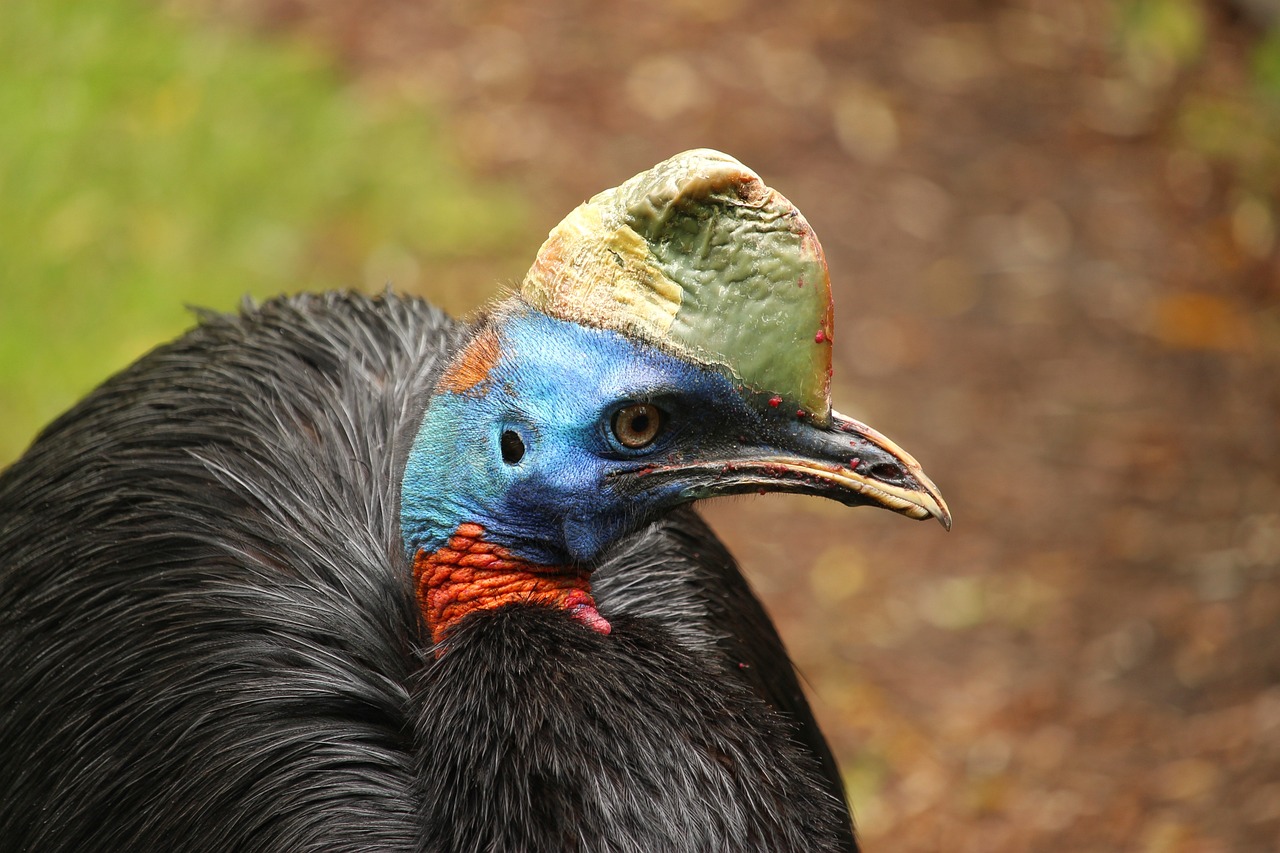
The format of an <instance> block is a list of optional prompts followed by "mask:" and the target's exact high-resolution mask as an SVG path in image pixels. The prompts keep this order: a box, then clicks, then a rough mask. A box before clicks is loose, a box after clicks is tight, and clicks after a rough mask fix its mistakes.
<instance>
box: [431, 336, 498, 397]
mask: <svg viewBox="0 0 1280 853" xmlns="http://www.w3.org/2000/svg"><path fill="white" fill-rule="evenodd" d="M500 355H501V348H500V346H499V340H498V333H497V332H495V331H494V330H493V329H492V328H488V329H485V330H484V331H482V332H480V334H478V335H476V336H475V337H474V338H472V340H471V343H469V344H467V346H466V347H465V348H464V349H463V350H462V352H460V353H459V354H458V357H457V358H456V359H455V360H454V362H453V364H451V365H449V369H448V370H446V371H445V372H444V375H443V376H441V377H440V381H439V382H438V383H437V384H436V392H437V393H438V392H441V391H449V392H451V393H454V394H467V393H479V394H480V395H481V396H483V394H484V389H482V390H480V391H479V392H473V389H474V388H476V387H477V386H479V385H482V384H483V383H484V382H485V381H486V380H487V379H488V378H489V371H491V370H493V367H494V365H495V364H497V363H498V358H499V356H500Z"/></svg>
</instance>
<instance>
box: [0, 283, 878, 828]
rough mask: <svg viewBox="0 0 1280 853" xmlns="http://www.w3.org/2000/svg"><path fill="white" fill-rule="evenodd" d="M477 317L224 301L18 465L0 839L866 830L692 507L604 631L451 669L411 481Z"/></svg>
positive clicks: (628, 582)
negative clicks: (422, 594)
mask: <svg viewBox="0 0 1280 853" xmlns="http://www.w3.org/2000/svg"><path fill="white" fill-rule="evenodd" d="M466 335H467V330H466V328H465V327H464V326H461V325H460V324H457V323H455V322H453V321H451V320H450V319H448V318H447V317H446V316H444V315H443V314H441V313H440V312H439V311H437V310H435V309H434V308H432V307H430V306H428V305H427V304H426V303H423V302H420V301H414V300H407V299H401V298H398V297H394V296H385V297H382V298H378V299H369V298H365V297H361V296H354V295H337V294H330V295H324V296H300V297H295V298H291V299H282V300H277V301H272V302H269V303H267V304H265V305H263V306H262V307H260V308H254V307H251V306H246V308H245V309H244V310H243V311H242V312H241V314H240V315H239V316H233V317H227V316H220V315H204V316H203V317H202V318H201V323H200V325H199V326H198V327H197V328H196V329H194V330H193V331H191V332H190V333H188V334H187V335H185V336H184V337H182V338H180V339H179V340H177V341H176V342H174V343H172V344H169V345H167V346H164V347H161V348H160V349H158V350H156V351H154V352H152V353H151V354H149V355H148V356H146V357H145V358H143V359H142V360H140V361H139V362H138V363H136V364H135V365H133V366H132V367H130V368H128V369H127V370H125V371H123V372H122V373H120V374H119V375H117V376H115V377H114V378H112V379H111V380H109V381H108V382H107V383H105V384H104V385H103V386H101V387H100V388H99V389H97V390H96V391H95V392H93V393H92V394H91V395H89V396H88V397H87V398H86V399H85V400H83V401H82V402H81V403H80V404H79V405H77V406H76V407H74V408H73V409H71V410H70V411H69V412H67V413H66V414H65V415H63V416H62V417H61V418H59V419H58V420H57V421H55V422H54V423H53V424H51V425H50V426H49V427H48V428H47V429H46V430H45V431H44V432H43V433H42V434H41V435H40V437H39V438H38V439H37V441H36V442H35V444H34V445H33V446H32V447H31V449H30V450H29V451H28V453H27V454H26V455H25V456H24V457H22V458H21V459H20V460H19V461H18V462H16V463H15V464H14V465H13V466H12V467H11V468H10V469H9V470H7V471H6V472H4V473H3V474H2V475H0V766H2V767H3V768H4V772H3V776H2V777H0V850H4V851H89V850H93V851H108V850H130V851H137V850H143V851H146V850H166V849H183V850H210V851H212V850H217V851H227V850H246V851H258V850H261V851H308V850H316V851H319V850H324V851H343V850H351V851H357V850H358V851H370V850H405V851H409V850H441V851H444V850H450V851H452V850H547V849H565V850H637V849H643V850H680V849H687V850H850V849H855V844H854V841H853V836H852V833H851V830H850V829H849V822H848V812H847V809H846V807H845V805H844V802H843V796H842V792H841V787H840V781H839V777H838V775H837V774H836V771H835V766H834V762H833V761H832V760H831V757H830V753H829V751H828V750H827V748H826V745H825V742H824V741H823V740H822V736H821V734H820V733H819V732H818V730H817V728H816V726H815V725H814V723H813V719H812V716H811V714H810V712H809V709H808V706H807V704H806V703H805V700H804V698H803V695H802V694H801V693H800V690H799V687H798V685H797V683H796V679H795V676H794V674H793V672H792V670H791V668H790V664H789V663H788V662H787V659H786V656H785V652H784V651H783V649H782V646H781V643H780V642H779V640H778V639H777V635H776V633H775V632H774V631H773V628H772V626H771V625H770V623H769V621H768V619H767V617H766V616H765V615H764V613H763V611H762V610H761V609H760V606H759V604H758V602H757V601H756V600H755V598H754V597H753V596H752V595H751V593H750V591H749V590H748V588H747V586H746V584H745V581H744V580H743V579H742V577H741V575H740V574H739V572H738V570H737V568H736V567H735V566H734V564H733V562H732V560H731V558H730V557H729V556H728V555H727V554H726V553H725V552H724V550H723V548H722V547H721V546H720V544H719V543H718V542H717V541H716V540H715V538H714V537H713V536H712V535H711V534H710V533H709V531H707V530H706V528H705V527H704V526H703V525H702V524H701V522H700V521H698V520H697V518H696V517H695V516H693V515H692V513H687V512H685V513H677V514H675V515H673V516H672V517H671V518H669V519H668V520H666V521H664V522H662V523H660V524H658V525H655V526H653V527H650V528H649V529H647V530H645V531H642V532H641V533H640V534H638V535H637V536H634V537H632V538H631V539H629V540H628V541H626V542H623V543H621V544H620V545H619V546H618V548H617V549H615V552H614V554H613V556H612V557H611V558H610V559H609V560H607V561H606V563H605V564H604V565H603V566H602V567H601V568H600V569H599V570H598V571H597V574H596V580H595V583H596V591H597V600H598V602H599V606H600V610H601V612H602V613H603V614H604V615H605V616H606V617H607V618H608V619H609V620H610V621H611V622H612V623H613V626H614V633H613V634H612V635H611V636H609V637H603V636H600V635H597V634H594V633H592V632H589V631H583V630H581V626H578V625H576V623H573V622H571V621H569V620H568V618H567V617H566V616H565V614H563V613H560V612H555V611H550V610H543V609H541V608H524V607H515V608H506V609H503V610H499V611H494V612H491V613H486V614H479V615H477V616H474V617H472V618H471V619H469V620H467V621H466V622H464V623H463V624H462V625H461V626H460V628H459V631H458V632H457V635H456V636H453V637H451V640H450V642H451V643H453V644H454V646H455V648H454V649H453V650H452V651H450V652H449V653H447V654H445V655H442V656H440V657H439V658H436V657H434V656H433V655H432V654H431V652H430V650H429V649H428V648H427V647H426V646H425V644H424V643H423V641H422V639H421V637H422V629H421V626H420V623H419V620H420V617H419V614H418V612H417V608H416V606H415V603H414V598H413V593H412V585H411V570H410V567H409V566H408V564H407V561H406V560H405V558H404V555H403V545H402V542H401V538H400V528H399V506H398V504H399V481H400V474H401V471H402V469H403V467H404V463H405V457H406V455H407V453H408V450H409V446H410V444H411V442H412V439H413V436H414V433H415V430H416V428H417V424H418V420H419V419H420V418H421V413H422V410H423V407H424V405H425V401H426V399H427V395H428V394H429V393H430V389H431V388H432V386H433V384H434V379H435V377H436V375H437V374H438V372H439V370H440V369H441V366H442V365H443V363H445V362H446V361H447V360H448V358H449V356H450V355H451V354H452V353H454V352H455V351H456V349H457V347H458V345H459V344H460V342H461V341H463V340H464V339H465V337H466ZM468 638H472V639H474V640H475V642H466V640H467V639H468ZM739 663H748V664H749V666H747V667H745V668H744V667H740V666H739Z"/></svg>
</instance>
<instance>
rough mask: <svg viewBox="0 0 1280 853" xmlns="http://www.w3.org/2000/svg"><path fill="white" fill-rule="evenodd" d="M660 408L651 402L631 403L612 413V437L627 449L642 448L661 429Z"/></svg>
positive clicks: (651, 440) (661, 417)
mask: <svg viewBox="0 0 1280 853" xmlns="http://www.w3.org/2000/svg"><path fill="white" fill-rule="evenodd" d="M662 421H663V416H662V410H661V409H659V408H658V407H657V406H655V405H653V404H652V403H631V404H629V405H626V406H623V407H622V408H621V409H618V411H617V412H615V413H614V415H613V424H612V427H613V437H614V438H616V439H617V440H618V443H619V444H621V445H622V446H623V447H625V448H627V449H628V450H643V449H644V448H646V447H648V446H649V445H651V444H653V440H654V439H655V438H657V437H658V433H659V432H661V431H662Z"/></svg>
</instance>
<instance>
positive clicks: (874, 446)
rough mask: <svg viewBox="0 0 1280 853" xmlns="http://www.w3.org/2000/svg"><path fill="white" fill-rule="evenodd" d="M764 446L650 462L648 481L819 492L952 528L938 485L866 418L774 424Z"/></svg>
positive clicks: (703, 491) (709, 488)
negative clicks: (694, 459) (663, 463)
mask: <svg viewBox="0 0 1280 853" xmlns="http://www.w3.org/2000/svg"><path fill="white" fill-rule="evenodd" d="M770 432H771V433H773V434H771V435H769V436H768V439H767V441H766V442H764V443H762V444H754V443H753V444H750V445H746V444H743V445H738V446H737V447H735V448H733V449H732V450H729V451H728V452H725V453H717V454H715V456H716V457H717V458H715V459H713V460H707V461H702V462H696V463H691V464H675V465H669V466H659V467H655V468H649V469H648V470H646V471H645V472H644V474H645V475H647V476H646V479H650V482H651V483H652V482H653V480H659V481H661V480H666V479H667V478H668V477H671V478H672V479H676V480H679V481H682V482H683V483H684V484H685V487H684V489H682V494H681V498H682V499H684V500H696V499H700V498H706V497H713V496H718V495H729V494H743V493H746V492H753V491H759V492H795V493H800V494H808V495H818V496H821V497H825V498H831V499H832V500H836V501H839V502H840V503H842V504H845V505H847V506H863V505H871V506H881V507H884V508H885V509H891V510H893V511H894V512H898V513H901V514H903V515H905V516H908V517H909V518H915V519H926V518H936V519H937V520H938V521H939V522H940V523H941V524H942V526H943V527H945V528H946V529H947V530H950V529H951V512H950V511H949V510H948V509H947V504H946V502H945V501H944V500H943V499H942V494H941V493H940V492H939V491H938V487H937V486H935V485H934V484H933V481H932V480H930V479H929V478H928V477H927V476H925V473H924V471H923V470H921V468H920V464H919V463H918V462H916V460H915V459H913V458H912V457H911V455H910V454H909V453H907V452H906V451H905V450H903V449H902V448H901V447H899V446H898V445H897V444H895V443H894V442H893V441H891V440H890V439H888V438H886V437H885V436H883V435H881V434H880V433H878V432H876V431H875V430H874V429H872V428H871V427H869V426H867V425H866V424H864V423H861V422H859V421H856V420H854V419H853V418H847V417H845V416H843V415H841V414H839V413H836V412H832V418H831V424H830V426H828V427H821V426H816V425H814V424H812V423H810V422H808V421H804V420H799V419H797V420H796V421H792V422H789V423H787V424H785V425H780V428H779V429H777V430H776V431H774V430H770Z"/></svg>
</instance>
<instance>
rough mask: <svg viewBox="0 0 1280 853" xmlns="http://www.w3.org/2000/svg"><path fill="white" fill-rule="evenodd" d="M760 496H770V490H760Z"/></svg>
mask: <svg viewBox="0 0 1280 853" xmlns="http://www.w3.org/2000/svg"><path fill="white" fill-rule="evenodd" d="M760 494H762V495H767V494H769V490H768V489H763V488H762V489H760Z"/></svg>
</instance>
